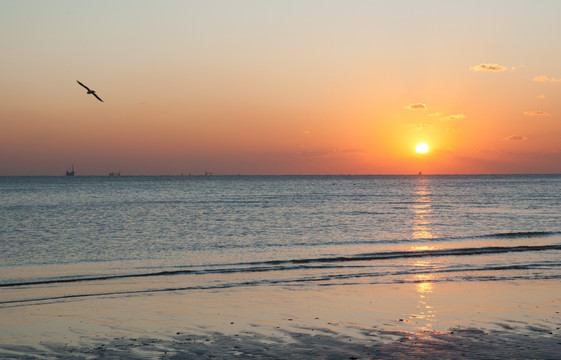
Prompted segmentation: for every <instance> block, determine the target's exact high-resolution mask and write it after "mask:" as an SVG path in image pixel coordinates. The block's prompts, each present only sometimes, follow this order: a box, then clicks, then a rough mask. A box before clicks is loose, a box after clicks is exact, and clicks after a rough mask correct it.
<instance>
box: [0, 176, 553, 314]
mask: <svg viewBox="0 0 561 360" xmlns="http://www.w3.org/2000/svg"><path fill="white" fill-rule="evenodd" d="M560 214H561V176H560V175H507V176H500V175H481V176H459V175H458V176H427V175H419V176H181V177H180V176H177V177H132V176H130V177H129V176H121V177H82V176H76V177H0V224H1V225H0V294H2V296H1V297H0V307H13V306H27V305H31V304H38V303H52V302H64V301H71V300H75V299H79V298H91V297H99V296H113V295H115V296H118V295H128V296H136V295H138V296H142V295H146V294H150V293H155V292H173V291H175V292H178V291H179V292H188V291H193V290H197V289H227V288H237V287H260V286H283V287H306V286H308V287H318V286H330V285H345V284H403V283H438V282H446V283H461V282H492V281H499V282H505V281H506V282H525V281H532V280H547V279H559V278H561V215H560Z"/></svg>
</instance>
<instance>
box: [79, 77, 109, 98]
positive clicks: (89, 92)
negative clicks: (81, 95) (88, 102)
mask: <svg viewBox="0 0 561 360" xmlns="http://www.w3.org/2000/svg"><path fill="white" fill-rule="evenodd" d="M76 81H77V82H78V84H80V85H81V86H83V87H85V88H86V90H88V94H92V95H93V96H95V98H96V99H98V100H99V101H101V102H103V100H101V99H100V97H99V96H97V94H96V93H95V90H90V88H89V87H87V86H86V85H84V84H82V83H81V82H79V81H78V80H76Z"/></svg>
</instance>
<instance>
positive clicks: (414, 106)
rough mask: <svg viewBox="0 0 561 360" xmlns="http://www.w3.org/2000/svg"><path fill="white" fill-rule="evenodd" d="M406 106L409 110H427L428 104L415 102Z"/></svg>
mask: <svg viewBox="0 0 561 360" xmlns="http://www.w3.org/2000/svg"><path fill="white" fill-rule="evenodd" d="M405 108H406V109H409V110H426V109H427V106H426V105H425V104H423V103H415V104H411V105H407V106H406V107H405Z"/></svg>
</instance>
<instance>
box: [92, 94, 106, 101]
mask: <svg viewBox="0 0 561 360" xmlns="http://www.w3.org/2000/svg"><path fill="white" fill-rule="evenodd" d="M92 95H93V96H95V98H96V99H98V100H99V101H101V102H103V100H101V99H100V97H99V96H97V94H96V93H92Z"/></svg>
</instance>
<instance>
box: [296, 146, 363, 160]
mask: <svg viewBox="0 0 561 360" xmlns="http://www.w3.org/2000/svg"><path fill="white" fill-rule="evenodd" d="M360 152H361V151H360V150H358V149H351V148H337V149H322V150H303V151H302V152H300V155H301V156H302V157H304V158H323V157H339V156H346V155H349V154H357V153H360Z"/></svg>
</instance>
